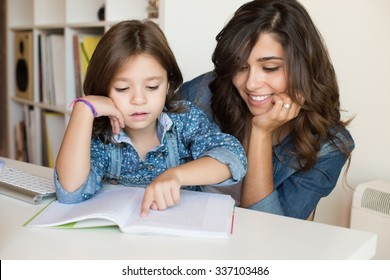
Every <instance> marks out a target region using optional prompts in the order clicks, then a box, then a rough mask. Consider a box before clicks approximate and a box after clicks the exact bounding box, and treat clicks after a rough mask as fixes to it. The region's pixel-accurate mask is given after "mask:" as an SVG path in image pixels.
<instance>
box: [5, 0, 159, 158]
mask: <svg viewBox="0 0 390 280" xmlns="http://www.w3.org/2000/svg"><path fill="white" fill-rule="evenodd" d="M163 2H164V1H160V4H162V3H163ZM148 4H149V1H148V0H83V1H80V0H8V1H7V7H6V8H7V19H6V20H7V24H6V28H7V54H8V55H7V62H6V63H7V73H8V77H7V79H8V82H7V84H8V88H7V93H8V94H7V96H8V97H7V102H8V104H7V105H8V131H7V134H8V143H9V145H8V149H9V151H8V154H9V157H10V158H13V159H19V160H23V161H28V162H31V163H35V164H39V165H44V166H52V165H53V159H55V157H56V150H57V149H58V147H55V146H58V142H60V141H59V139H62V136H63V133H64V131H65V127H66V125H67V123H68V121H69V117H70V110H71V109H69V108H68V105H69V104H70V103H71V101H72V100H73V99H75V98H76V96H77V95H78V94H80V92H79V93H78V92H77V87H76V85H77V83H78V81H77V76H76V74H75V69H76V68H75V59H74V45H73V39H74V36H75V35H76V36H80V37H81V35H82V34H89V35H102V34H104V32H105V31H107V30H108V29H109V28H110V26H112V25H113V24H115V23H117V22H119V21H122V20H126V19H143V18H147V17H148V9H147V8H148ZM102 7H104V18H102V13H101V12H102V10H101V8H102ZM99 11H100V13H99ZM149 12H150V11H149ZM99 16H100V19H99ZM155 21H157V22H158V19H155ZM48 41H50V42H51V44H48V43H46V42H48ZM50 54H51V56H50ZM48 57H50V58H52V59H53V63H50V62H47V61H46V60H50V59H49V58H48ZM45 61H46V62H45ZM44 62H45V63H44ZM49 74H52V75H49ZM49 76H53V77H54V79H51V78H49ZM49 124H50V125H49ZM50 128H51V129H50ZM53 138H55V139H53ZM23 143H24V144H23ZM50 155H51V157H50Z"/></svg>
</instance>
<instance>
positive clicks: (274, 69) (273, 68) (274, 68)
mask: <svg viewBox="0 0 390 280" xmlns="http://www.w3.org/2000/svg"><path fill="white" fill-rule="evenodd" d="M278 69H279V66H278V67H263V70H264V71H265V72H275V71H277V70H278Z"/></svg>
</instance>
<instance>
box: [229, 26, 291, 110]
mask: <svg viewBox="0 0 390 280" xmlns="http://www.w3.org/2000/svg"><path fill="white" fill-rule="evenodd" d="M232 82H233V84H234V86H235V87H236V88H237V90H238V92H239V94H240V96H241V98H242V99H243V100H244V102H245V103H246V105H247V106H248V109H249V111H250V112H251V113H252V115H254V116H257V115H261V114H264V113H265V112H267V111H269V110H270V109H271V108H272V106H273V98H272V96H273V95H277V94H279V93H283V92H285V91H286V85H287V76H286V71H285V61H284V50H283V48H282V46H281V44H280V43H279V42H277V41H276V40H275V39H273V37H272V36H271V35H270V34H267V33H263V34H261V35H260V37H259V39H258V41H257V43H256V45H255V46H254V47H253V49H252V51H251V53H250V55H249V57H248V60H247V61H246V63H245V64H244V65H242V67H241V69H240V70H239V71H238V72H237V73H236V74H235V76H233V79H232Z"/></svg>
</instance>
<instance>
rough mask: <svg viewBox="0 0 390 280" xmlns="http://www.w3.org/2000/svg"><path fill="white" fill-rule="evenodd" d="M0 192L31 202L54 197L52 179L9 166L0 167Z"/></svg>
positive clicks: (37, 202)
mask: <svg viewBox="0 0 390 280" xmlns="http://www.w3.org/2000/svg"><path fill="white" fill-rule="evenodd" d="M0 193H1V194H5V195H8V196H11V197H14V198H17V199H20V200H23V201H26V202H29V203H32V204H39V203H41V202H42V200H43V198H45V197H55V189H54V183H53V180H49V179H46V178H42V177H39V176H36V175H33V174H30V173H28V172H24V171H21V170H18V169H15V168H9V167H3V168H0Z"/></svg>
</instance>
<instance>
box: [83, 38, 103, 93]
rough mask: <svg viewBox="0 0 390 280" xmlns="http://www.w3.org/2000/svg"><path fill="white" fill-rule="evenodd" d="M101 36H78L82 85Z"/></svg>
mask: <svg viewBox="0 0 390 280" xmlns="http://www.w3.org/2000/svg"><path fill="white" fill-rule="evenodd" d="M101 38H102V36H101V35H86V34H78V40H79V60H80V63H79V66H80V71H79V72H80V81H81V85H82V84H83V82H84V78H85V74H86V72H87V68H88V64H89V61H90V60H91V57H92V54H93V52H94V51H95V48H96V46H97V44H98V43H99V41H100V39H101Z"/></svg>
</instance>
